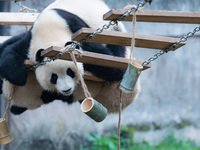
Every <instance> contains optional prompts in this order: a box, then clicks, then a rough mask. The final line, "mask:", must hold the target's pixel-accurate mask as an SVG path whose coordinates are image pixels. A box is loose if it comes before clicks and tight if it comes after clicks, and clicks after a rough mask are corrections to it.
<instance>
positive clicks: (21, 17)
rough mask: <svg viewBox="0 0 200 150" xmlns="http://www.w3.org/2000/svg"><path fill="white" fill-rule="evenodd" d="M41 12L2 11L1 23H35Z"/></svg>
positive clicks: (0, 14) (0, 15)
mask: <svg viewBox="0 0 200 150" xmlns="http://www.w3.org/2000/svg"><path fill="white" fill-rule="evenodd" d="M38 15H39V13H0V25H33V23H34V22H35V20H36V18H37V17H38Z"/></svg>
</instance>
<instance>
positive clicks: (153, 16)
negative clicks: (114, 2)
mask: <svg viewBox="0 0 200 150" xmlns="http://www.w3.org/2000/svg"><path fill="white" fill-rule="evenodd" d="M124 12H125V10H123V9H112V10H110V11H109V12H107V13H106V14H105V15H104V16H103V19H104V20H115V19H117V18H118V17H120V16H121V15H123V14H124ZM136 15H137V21H141V22H165V23H192V24H199V23H200V12H181V11H159V10H143V11H138V12H137V13H136ZM132 18H133V15H130V16H128V17H126V18H124V20H123V21H132Z"/></svg>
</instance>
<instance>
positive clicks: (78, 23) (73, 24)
mask: <svg viewBox="0 0 200 150" xmlns="http://www.w3.org/2000/svg"><path fill="white" fill-rule="evenodd" d="M54 10H55V11H56V12H57V13H58V14H59V15H60V16H61V17H62V18H63V19H65V21H66V22H67V24H68V25H69V28H70V30H71V32H72V33H75V32H76V31H78V30H79V29H81V28H83V27H86V28H89V26H88V25H87V24H86V23H85V22H84V21H83V20H82V19H81V18H79V17H78V16H76V15H74V14H71V13H69V12H66V11H64V10H60V9H54ZM67 44H69V43H67ZM82 49H83V50H85V51H89V52H95V53H101V54H107V55H111V56H118V57H124V56H125V47H124V46H117V45H107V46H106V47H104V46H103V45H102V44H97V43H85V44H84V45H83V46H82ZM84 70H85V71H89V72H91V73H92V74H94V75H95V76H96V77H99V78H102V79H104V80H106V81H110V82H112V81H119V80H121V79H122V77H123V74H124V72H125V71H124V70H121V69H116V68H109V67H103V66H97V65H89V64H84Z"/></svg>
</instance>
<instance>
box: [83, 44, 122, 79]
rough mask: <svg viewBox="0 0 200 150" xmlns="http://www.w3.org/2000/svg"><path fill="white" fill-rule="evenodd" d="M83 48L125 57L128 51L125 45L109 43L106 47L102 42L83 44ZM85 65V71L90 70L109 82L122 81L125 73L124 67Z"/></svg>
mask: <svg viewBox="0 0 200 150" xmlns="http://www.w3.org/2000/svg"><path fill="white" fill-rule="evenodd" d="M82 48H83V50H85V51H89V52H95V53H100V54H106V55H111V56H117V57H125V52H126V49H125V47H124V46H117V45H107V46H106V47H104V46H103V45H102V44H96V43H86V44H84V45H83V46H82ZM83 67H84V70H85V71H89V72H91V73H92V74H93V75H95V76H96V77H98V78H101V79H104V80H105V81H108V82H113V81H120V80H121V79H122V77H123V75H124V73H125V70H122V69H117V68H110V67H103V66H97V65H91V64H84V65H83Z"/></svg>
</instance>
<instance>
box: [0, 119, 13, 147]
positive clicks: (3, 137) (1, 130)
mask: <svg viewBox="0 0 200 150" xmlns="http://www.w3.org/2000/svg"><path fill="white" fill-rule="evenodd" d="M12 141H13V137H12V134H11V132H10V129H9V128H8V124H7V121H6V119H4V118H1V119H0V145H5V144H8V143H10V142H12Z"/></svg>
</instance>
